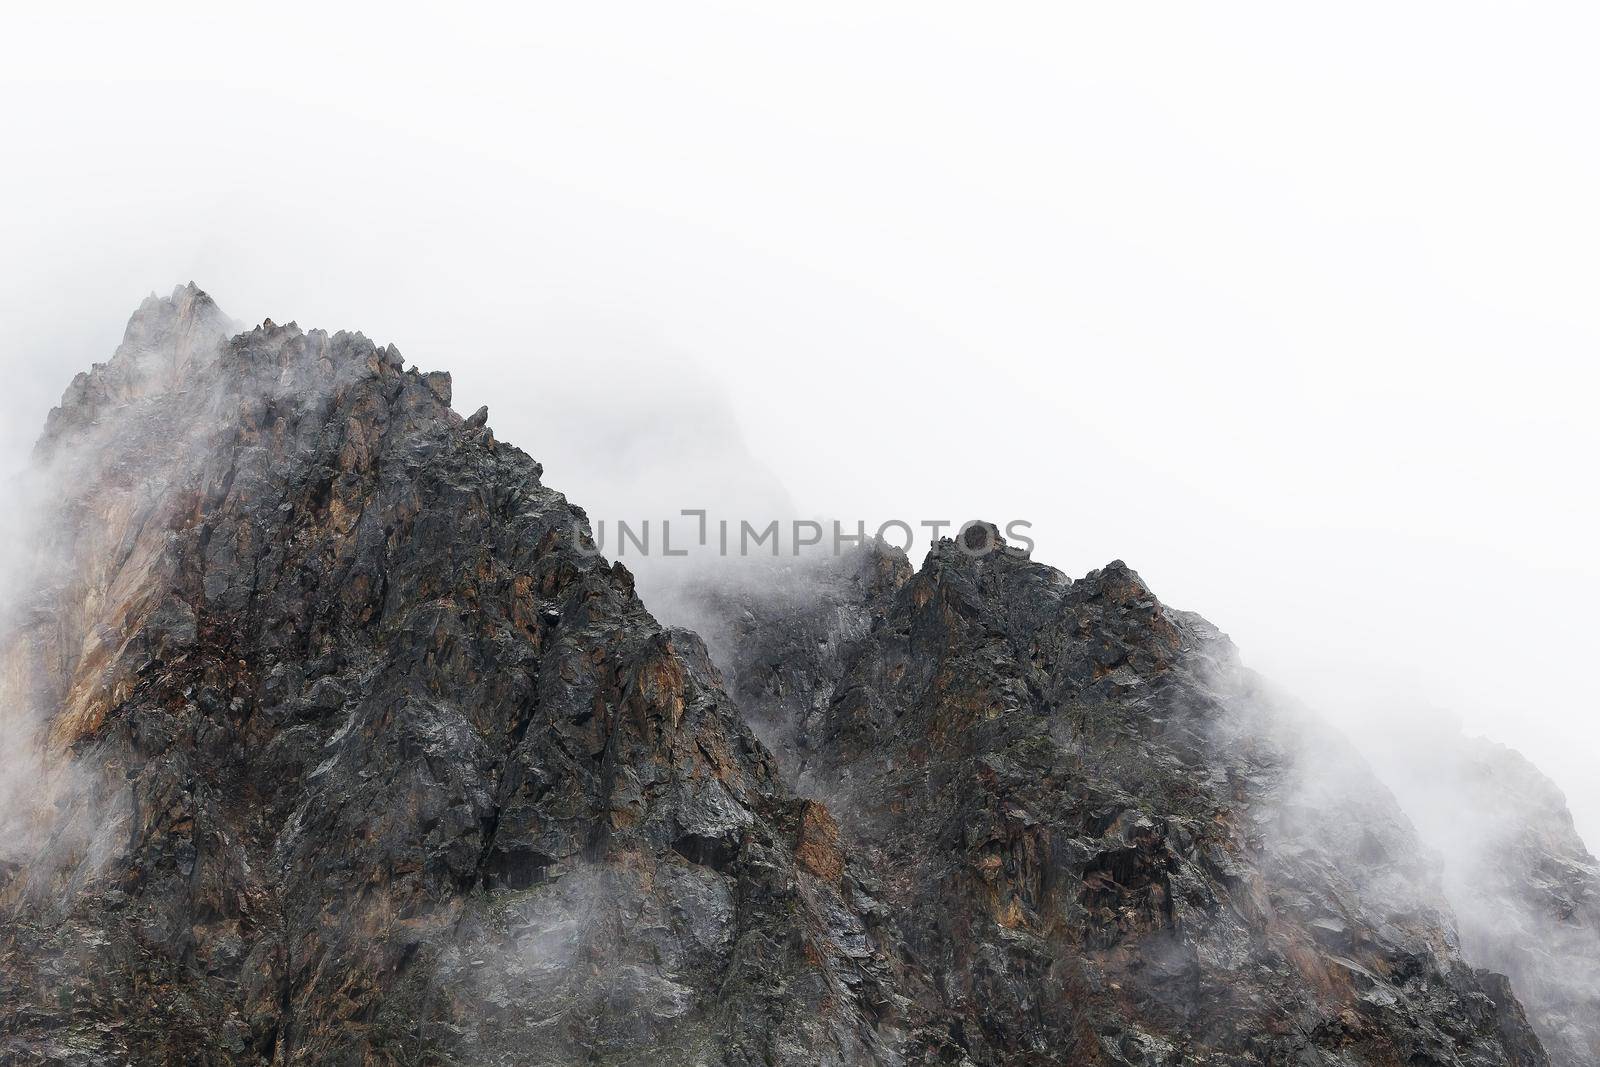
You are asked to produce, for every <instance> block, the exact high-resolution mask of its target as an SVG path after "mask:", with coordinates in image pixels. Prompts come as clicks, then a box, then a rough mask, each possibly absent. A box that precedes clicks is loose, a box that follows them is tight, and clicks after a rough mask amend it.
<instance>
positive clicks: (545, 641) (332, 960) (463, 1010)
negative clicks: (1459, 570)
mask: <svg viewBox="0 0 1600 1067" xmlns="http://www.w3.org/2000/svg"><path fill="white" fill-rule="evenodd" d="M233 332H234V327H233V326H232V325H231V324H230V323H228V322H227V321H226V320H225V319H224V317H223V316H222V315H221V314H220V313H218V312H217V310H216V308H215V307H214V306H213V305H212V303H211V301H210V300H209V299H208V298H207V297H206V296H205V294H204V293H202V292H200V291H199V290H197V289H195V288H194V287H193V286H190V287H186V288H183V289H180V290H178V291H177V292H176V293H174V294H173V296H172V298H171V299H167V300H161V299H155V298H152V299H151V300H149V301H147V302H146V303H145V304H144V306H143V307H141V308H140V310H139V311H138V313H137V314H136V315H135V316H134V318H133V320H132V322H131V323H130V324H129V327H128V333H127V338H126V340H125V341H124V343H123V345H122V346H121V347H120V348H119V349H118V351H117V353H116V355H115V357H114V358H113V359H112V360H111V361H110V362H109V363H107V364H105V365H101V366H97V367H96V368H94V369H93V370H92V371H91V372H89V373H88V374H87V375H82V376H80V377H79V378H78V379H77V380H76V381H74V383H73V384H72V386H71V388H70V389H69V390H68V392H67V395H66V397H65V399H64V400H63V404H62V406H61V408H59V409H57V410H56V411H55V412H53V413H52V414H51V417H50V421H49V425H48V428H47V430H46V433H45V436H44V438H43V440H42V441H41V442H40V446H39V455H38V463H39V465H40V470H41V471H42V472H45V475H44V476H45V478H46V480H47V481H50V482H52V484H54V486H55V491H54V492H53V493H52V494H47V502H46V503H43V504H41V513H40V516H39V519H38V530H39V537H38V540H37V545H36V546H35V547H36V548H37V549H38V556H39V558H38V559H37V560H36V561H35V563H34V565H33V567H32V569H31V570H30V571H29V575H30V577H29V579H28V582H27V583H26V588H24V589H23V590H22V591H21V592H19V593H18V594H17V596H15V597H14V598H13V603H11V604H9V605H8V606H7V608H6V613H7V614H6V619H5V622H6V626H7V629H6V632H5V636H4V638H3V641H0V656H3V662H0V668H3V675H0V681H3V684H4V687H5V693H4V695H5V714H6V715H7V716H8V719H9V721H10V723H11V724H12V725H11V726H10V727H9V729H8V736H23V734H19V733H18V731H19V730H21V729H23V728H24V727H25V728H26V731H25V737H24V740H25V742H26V745H27V746H31V749H30V750H31V751H34V752H37V753H39V754H40V755H39V758H38V765H37V768H36V771H35V772H34V773H35V774H36V778H37V781H38V787H37V788H36V789H31V790H25V791H20V792H17V794H16V796H15V797H13V799H11V800H8V804H9V805H10V807H11V808H12V810H10V811H8V812H6V813H4V815H5V820H4V822H5V825H7V826H10V827H13V828H14V829H13V832H12V833H10V834H9V835H8V837H7V839H6V840H5V841H4V842H3V843H0V922H3V926H0V1006H3V1011H0V1062H4V1063H59V1064H83V1065H95V1064H124V1063H130V1062H131V1063H136V1064H168V1063H171V1064H352V1065H354V1064H362V1065H377V1064H461V1065H496V1064H506V1065H509V1064H530V1065H531V1064H649V1065H652V1067H669V1065H678V1064H684V1065H689V1064H695V1065H707V1067H711V1065H724V1064H726V1065H740V1067H745V1065H750V1067H754V1065H786V1067H787V1065H806V1067H815V1065H819V1064H836V1065H841V1067H843V1065H855V1064H952V1065H974V1067H975V1065H1024V1064H1026V1065H1044V1064H1085V1065H1097V1064H1103V1065H1122V1067H1133V1065H1138V1067H1156V1065H1164V1067H1165V1065H1180V1064H1205V1065H1212V1067H1224V1065H1226V1067H1236V1065H1249V1064H1285V1065H1287V1064H1294V1065H1299V1067H1316V1065H1327V1067H1332V1065H1336V1064H1337V1065H1351V1067H1354V1065H1358V1064H1371V1065H1402V1064H1404V1065H1454V1067H1505V1065H1517V1067H1534V1065H1541V1064H1545V1063H1547V1062H1555V1063H1558V1064H1564V1065H1576V1064H1579V1063H1588V1062H1593V1060H1592V1059H1583V1058H1581V1057H1582V1056H1584V1055H1588V1054H1592V1052H1593V1050H1594V1047H1595V1046H1594V1044H1593V1034H1594V1030H1595V1027H1596V1022H1595V1013H1594V1012H1593V1011H1592V1010H1588V1011H1587V1014H1586V1013H1585V1012H1586V1006H1585V1005H1584V1004H1582V1003H1575V1004H1574V1003H1570V1002H1569V1001H1570V1000H1571V996H1570V994H1571V990H1570V989H1565V987H1563V989H1557V990H1556V991H1555V992H1552V991H1551V990H1549V989H1544V988H1542V987H1537V986H1535V985H1533V984H1532V983H1533V978H1532V977H1531V976H1528V975H1525V974H1524V972H1531V971H1533V970H1536V969H1535V968H1532V967H1531V966H1530V965H1529V964H1528V962H1527V960H1525V959H1523V958H1522V957H1521V956H1519V953H1523V952H1526V951H1538V949H1537V948H1532V949H1530V948H1529V947H1528V946H1525V945H1520V944H1502V943H1494V944H1492V945H1491V944H1486V945H1485V949H1484V951H1485V953H1486V955H1485V957H1484V959H1485V960H1493V961H1494V962H1496V963H1497V964H1498V965H1499V966H1501V967H1503V968H1504V969H1507V970H1510V971H1512V972H1513V979H1512V980H1507V979H1505V978H1502V977H1500V976H1499V975H1497V974H1494V973H1490V972H1488V971H1483V970H1477V969H1475V968H1474V966H1473V963H1474V962H1480V961H1479V960H1477V959H1475V958H1473V957H1472V956H1471V955H1464V954H1463V947H1462V941H1461V939H1460V938H1459V937H1458V934H1457V932H1456V920H1455V918H1454V917H1453V913H1452V911H1451V908H1450V906H1449V904H1448V903H1447V902H1446V896H1445V890H1444V887H1443V886H1442V884H1441V876H1440V875H1439V874H1438V873H1437V870H1438V868H1437V866H1436V864H1435V863H1434V861H1433V860H1432V859H1431V858H1430V856H1429V854H1428V853H1426V852H1425V851H1424V850H1423V849H1421V848H1420V847H1419V845H1418V840H1417V837H1416V835H1415V832H1414V831H1413V830H1412V828H1411V824H1410V823H1409V822H1408V821H1407V819H1406V818H1405V816H1403V815H1402V814H1401V811H1400V808H1399V807H1398V806H1397V804H1396V802H1395V801H1394V800H1393V799H1392V798H1391V796H1390V794H1389V793H1388V792H1387V791H1386V790H1385V789H1384V788H1383V787H1382V786H1381V785H1379V784H1378V782H1377V781H1376V780H1375V779H1374V778H1372V777H1371V774H1370V772H1368V771H1367V769H1366V768H1365V767H1364V766H1363V765H1362V764H1361V762H1360V760H1359V759H1358V758H1357V757H1356V756H1355V755H1354V754H1353V753H1352V752H1351V751H1349V750H1348V749H1347V748H1346V747H1345V746H1343V744H1342V743H1341V742H1340V741H1339V740H1338V739H1337V738H1336V737H1333V736H1331V735H1329V734H1327V733H1326V732H1324V731H1322V730H1321V729H1319V728H1318V727H1317V725H1316V724H1315V722H1314V721H1312V720H1311V719H1310V718H1308V717H1307V716H1305V715H1303V714H1301V713H1300V712H1299V711H1297V710H1296V709H1295V708H1294V707H1293V706H1292V705H1291V704H1289V703H1288V702H1287V701H1284V700H1282V699H1280V698H1277V697H1275V696H1274V695H1272V694H1271V693H1270V692H1269V691H1268V690H1267V689H1266V688H1265V687H1264V686H1263V684H1262V683H1260V682H1259V680H1257V679H1255V678H1254V677H1253V676H1252V675H1250V674H1249V673H1248V672H1246V671H1245V670H1243V669H1242V668H1241V667H1240V666H1239V665H1238V662H1237V659H1236V657H1235V655H1234V652H1233V649H1232V646H1231V645H1230V644H1229V642H1228V641H1227V639H1226V638H1225V637H1224V636H1223V635H1221V634H1220V633H1218V632H1217V631H1216V630H1215V629H1214V628H1212V627H1211V626H1209V625H1208V624H1207V623H1205V622H1204V620H1202V619H1200V618H1199V617H1198V616H1195V615H1191V614H1188V613H1184V612H1179V611H1174V610H1172V609H1170V608H1167V607H1165V606H1163V605H1162V604H1161V603H1160V602H1159V601H1158V600H1156V598H1155V597H1154V595H1152V594H1151V592H1150V591H1149V590H1148V589H1147V588H1146V587H1145V586H1144V584H1143V583H1142V582H1141V581H1140V579H1139V577H1138V576H1137V575H1136V574H1135V573H1134V572H1132V571H1131V570H1129V569H1128V568H1127V567H1125V566H1123V565H1122V564H1121V563H1114V564H1111V565H1110V566H1108V567H1106V568H1104V569H1102V570H1100V571H1096V572H1094V573H1092V574H1090V575H1088V576H1087V577H1086V578H1084V579H1082V580H1079V581H1076V582H1074V581H1071V580H1069V579H1068V578H1066V577H1065V576H1063V575H1061V574H1060V573H1058V572H1056V571H1054V570H1052V569H1050V568H1049V567H1046V566H1043V565H1041V564H1038V563H1033V562H1031V561H1028V560H1026V559H1021V558H1017V557H1016V556H1014V555H1011V554H1007V553H1003V552H999V553H993V554H991V555H989V556H986V557H984V558H981V559H975V558H972V557H971V556H970V555H968V554H967V553H964V552H961V551H958V550H957V546H955V545H954V544H953V543H951V542H948V541H946V542H942V543H941V544H939V545H937V546H936V547H935V548H934V549H933V550H932V552H931V553H930V554H929V557H928V560H927V562H926V563H925V565H924V566H923V568H922V569H921V570H920V571H918V572H913V570H912V568H911V567H910V566H909V564H908V563H907V561H906V560H905V558H904V557H903V556H901V555H899V554H897V553H894V552H890V551H884V550H880V549H874V548H867V549H863V550H861V551H857V552H854V553H852V554H849V555H847V556H845V557H842V558H840V559H836V560H828V561H824V562H821V563H817V564H809V565H807V566H805V567H803V568H800V569H791V570H789V571H786V572H785V576H786V577H785V579H784V580H783V581H772V582H761V583H759V591H756V587H755V586H748V587H744V588H743V589H737V588H732V587H727V588H716V587H708V588H707V589H705V590H704V592H703V595H702V598H701V605H700V607H701V608H702V609H703V610H702V612H701V614H702V615H703V617H704V619H705V632H706V634H707V638H708V640H709V641H710V642H711V645H712V647H713V648H714V649H716V650H717V653H718V659H719V661H720V662H721V663H722V664H723V666H724V668H725V669H726V670H727V671H728V674H727V677H726V681H724V677H723V676H722V675H720V674H719V672H718V670H717V669H716V668H715V667H713V665H712V661H711V657H710V655H708V653H707V649H706V646H705V645H704V644H702V643H701V641H700V639H699V638H698V637H696V636H695V635H694V634H692V633H689V632H687V631H676V630H667V629H663V628H662V627H661V626H660V625H658V624H657V623H656V622H655V620H654V619H653V618H652V617H651V615H650V614H649V612H648V611H646V609H645V608H644V606H643V605H642V604H641V603H640V602H639V599H638V598H637V597H636V596H635V594H634V590H633V583H632V579H631V577H630V575H629V574H628V572H627V571H626V570H625V569H624V568H622V567H621V566H615V565H610V564H608V563H606V562H605V561H604V560H603V559H599V558H596V557H594V556H593V555H592V554H590V553H589V552H586V551H585V548H587V547H591V546H587V545H585V544H583V543H582V537H583V535H582V533H581V532H575V530H577V531H581V530H582V528H583V518H584V517H583V513H582V512H581V510H579V509H578V508H576V507H575V506H573V505H571V504H569V503H568V502H567V501H566V499H565V498H564V497H563V496H562V495H561V494H560V493H558V492H555V491H554V490H552V489H549V488H547V487H546V486H545V485H544V484H543V482H542V481H541V477H540V475H541V471H540V467H539V465H538V464H537V463H535V462H534V461H533V460H532V459H530V458H529V457H528V456H526V455H525V454H523V453H522V452H520V451H518V450H517V449H515V448H512V447H509V446H507V445H505V444H504V443H502V442H499V441H497V440H496V439H495V437H494V435H493V432H492V431H491V429H490V428H489V426H488V425H487V418H486V415H484V414H483V413H479V414H477V415H474V416H473V417H472V418H469V419H463V418H462V417H461V416H459V415H457V414H455V413H454V412H452V411H451V409H450V381H449V378H448V376H446V375H443V374H438V373H433V374H423V373H419V372H417V371H416V370H414V369H406V368H405V367H404V365H403V363H402V360H401V358H400V356H399V354H398V353H397V352H396V351H395V350H394V349H393V348H392V347H391V348H381V347H378V346H377V345H375V344H373V343H372V342H370V341H368V340H367V339H366V338H364V337H362V336H361V335H360V334H347V333H338V334H331V335H330V334H326V333H323V332H321V331H315V330H313V331H309V332H307V331H302V330H300V329H299V328H298V327H296V326H295V325H293V324H290V325H288V326H276V325H273V324H272V323H270V322H267V323H264V324H263V325H261V326H259V327H257V328H255V329H252V330H248V331H246V332H243V333H238V334H236V335H234V336H232V337H231V339H230V337H229V335H230V334H232V333H233ZM530 402H532V403H537V398H530ZM4 795H7V796H11V794H9V793H8V794H4ZM1574 849H1575V851H1574ZM1508 850H1509V846H1508ZM1559 859H1560V861H1561V863H1562V864H1564V866H1562V867H1561V868H1560V870H1559V871H1557V872H1556V873H1554V874H1551V875H1550V876H1549V877H1546V878H1540V879H1532V880H1531V881H1533V882H1536V884H1531V885H1523V883H1525V882H1529V881H1530V879H1529V878H1525V877H1524V878H1520V879H1519V878H1513V877H1510V876H1508V883H1514V884H1512V886H1511V889H1510V890H1507V891H1508V892H1510V891H1515V892H1519V893H1524V894H1534V893H1537V892H1546V891H1548V893H1547V897H1548V899H1541V900H1534V901H1531V902H1530V903H1529V905H1528V906H1529V908H1530V909H1531V910H1537V909H1539V908H1546V907H1554V908H1559V907H1561V906H1562V903H1563V902H1565V903H1567V904H1571V905H1572V907H1574V908H1579V910H1581V908H1587V909H1588V910H1587V911H1586V912H1583V914H1584V915H1586V916H1588V917H1589V918H1587V919H1586V920H1585V921H1588V922H1590V923H1592V921H1593V920H1592V916H1593V908H1594V903H1593V898H1592V893H1593V888H1592V887H1593V883H1592V882H1589V883H1584V882H1583V881H1582V878H1583V877H1585V875H1584V874H1583V872H1584V870H1588V871H1589V876H1592V873H1593V872H1592V863H1593V861H1592V860H1591V859H1588V858H1587V854H1586V853H1584V852H1583V851H1582V846H1581V845H1574V846H1573V847H1572V848H1569V849H1568V850H1567V851H1566V852H1563V853H1562V855H1561V856H1560V857H1559ZM1506 862H1508V863H1519V864H1537V863H1539V862H1541V857H1539V856H1527V855H1521V854H1509V851H1508V855H1507V856H1506ZM1586 862H1587V863H1588V864H1589V865H1590V867H1589V868H1585V867H1584V864H1585V863H1586ZM1562 879H1565V880H1562ZM1558 882H1559V886H1556V883H1558ZM1586 887H1587V888H1586ZM1558 890H1559V891H1558ZM1585 893H1589V894H1591V896H1589V897H1587V898H1583V900H1582V901H1581V902H1580V903H1573V897H1574V896H1577V897H1582V896H1583V894H1585ZM1580 904H1581V907H1580ZM1588 929H1590V930H1591V932H1592V929H1593V926H1592V925H1591V926H1590V927H1588ZM1468 948H1469V949H1470V948H1471V945H1470V944H1469V945H1468ZM1550 951H1553V952H1559V951H1566V950H1565V949H1561V948H1559V947H1557V948H1552V949H1551V950H1550ZM1524 981H1528V982H1529V983H1530V991H1531V993H1532V994H1533V997H1534V999H1533V1000H1529V1001H1528V1003H1529V1004H1530V1010H1529V1011H1528V1012H1525V1011H1524V1008H1523V1005H1522V1004H1519V1001H1518V997H1519V996H1524V995H1525V990H1524V987H1523V985H1522V984H1521V983H1522V982H1524ZM1555 981H1556V979H1554V978H1552V982H1555ZM1547 984H1548V983H1547ZM1556 984H1558V985H1559V982H1556ZM1563 990H1564V991H1563ZM1552 997H1556V998H1559V997H1567V998H1568V999H1567V1000H1563V1001H1562V1002H1561V1005H1560V1006H1559V1007H1558V1008H1551V1007H1550V1006H1549V1001H1550V999H1551V998H1552ZM1534 1007H1537V1008H1538V1010H1537V1011H1535V1010H1533V1008H1534ZM1587 1008H1589V1009H1592V1004H1590V1005H1587ZM1530 1016H1531V1017H1533V1018H1534V1019H1535V1020H1536V1022H1538V1021H1541V1020H1542V1021H1543V1022H1541V1023H1540V1025H1548V1026H1557V1025H1559V1026H1563V1027H1566V1028H1567V1029H1566V1031H1565V1036H1564V1037H1562V1036H1561V1035H1555V1034H1550V1033H1545V1034H1543V1035H1541V1034H1538V1033H1536V1027H1535V1026H1531V1025H1530V1023H1529V1017H1530ZM1552 1020H1553V1021H1552ZM1541 1036H1545V1037H1546V1038H1547V1040H1546V1042H1545V1045H1546V1046H1548V1047H1549V1048H1550V1049H1551V1050H1552V1055H1555V1050H1556V1049H1557V1048H1559V1049H1561V1050H1562V1052H1561V1053H1560V1054H1559V1055H1556V1056H1555V1058H1554V1059H1547V1057H1546V1052H1545V1051H1544V1046H1542V1045H1541V1040H1540V1037H1541ZM1585 1041H1588V1042H1590V1043H1589V1044H1588V1045H1587V1046H1585V1045H1584V1044H1583V1042H1585ZM1585 1047H1587V1049H1588V1050H1589V1052H1588V1053H1585V1052H1583V1051H1582V1050H1583V1049H1584V1048H1585ZM1568 1050H1577V1051H1568ZM1574 1057H1579V1058H1574Z"/></svg>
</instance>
